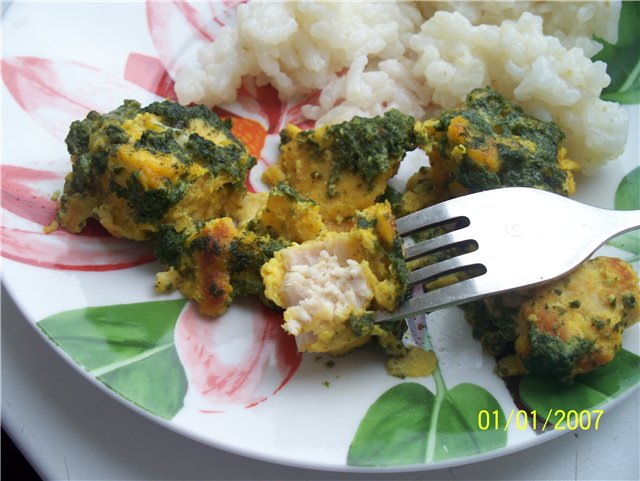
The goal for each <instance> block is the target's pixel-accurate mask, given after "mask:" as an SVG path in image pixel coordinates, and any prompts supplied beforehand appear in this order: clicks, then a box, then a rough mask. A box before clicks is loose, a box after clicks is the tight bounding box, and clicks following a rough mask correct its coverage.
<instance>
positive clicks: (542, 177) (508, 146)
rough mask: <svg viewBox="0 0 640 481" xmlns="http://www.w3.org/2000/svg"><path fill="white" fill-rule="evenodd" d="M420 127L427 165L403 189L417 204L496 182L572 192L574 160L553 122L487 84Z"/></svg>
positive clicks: (497, 186) (476, 190) (412, 201)
mask: <svg viewBox="0 0 640 481" xmlns="http://www.w3.org/2000/svg"><path fill="white" fill-rule="evenodd" d="M424 126H425V128H426V132H427V135H428V137H429V139H430V143H429V146H428V148H427V149H426V152H427V155H428V156H429V163H430V166H429V168H428V169H426V170H424V171H423V172H420V173H418V174H417V177H416V178H414V179H412V180H411V181H410V184H411V185H410V186H408V189H407V194H405V196H406V197H407V202H408V203H410V204H413V205H415V206H416V207H417V208H420V207H424V206H426V205H430V204H432V203H434V201H437V202H439V201H442V200H446V199H448V198H451V197H458V196H461V195H465V194H469V193H474V192H480V191H483V190H489V189H495V188H499V187H532V188H536V189H543V190H548V191H550V192H555V193H557V194H561V195H565V196H568V195H571V194H573V193H574V191H575V181H574V177H573V172H574V171H577V170H579V164H578V163H577V162H575V161H574V160H571V159H569V158H567V157H566V149H565V148H564V147H563V146H562V141H563V140H564V138H565V136H564V134H563V133H562V131H561V130H560V129H559V128H558V126H557V125H556V124H554V123H552V122H543V121H540V120H537V119H536V118H534V117H532V116H530V115H527V114H526V113H525V112H524V111H523V110H522V109H521V108H520V107H519V106H517V105H516V104H514V103H512V102H510V101H508V100H507V99H506V98H505V97H503V96H502V95H500V94H498V93H497V92H495V91H494V90H492V89H490V88H486V89H475V90H473V91H472V92H471V93H470V94H469V95H468V97H467V99H466V101H465V103H464V104H462V105H461V106H459V107H458V108H455V109H451V110H447V111H445V112H443V113H442V114H441V115H440V116H439V117H438V118H435V119H430V120H427V121H425V123H424ZM434 193H435V194H436V195H435V197H434ZM420 196H425V198H424V199H422V200H420Z"/></svg>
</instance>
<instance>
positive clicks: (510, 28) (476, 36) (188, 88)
mask: <svg viewBox="0 0 640 481" xmlns="http://www.w3.org/2000/svg"><path fill="white" fill-rule="evenodd" d="M619 15H620V4H619V3H617V2H520V1H516V2H504V1H503V2H484V1H482V2H418V3H413V2H397V3H396V2H381V3H365V2H348V3H345V2H317V3H314V2H285V3H263V2H252V3H249V4H243V5H240V6H238V8H237V24H236V25H235V26H226V27H224V28H223V29H222V30H221V32H220V35H219V36H218V38H217V39H216V40H215V41H214V42H212V43H210V44H209V45H207V46H206V47H204V48H203V49H202V50H201V51H200V52H199V58H198V65H197V66H195V67H193V68H189V69H183V70H182V71H181V72H179V74H178V78H177V79H176V92H177V94H178V99H179V100H180V102H182V103H190V102H198V103H205V104H208V105H210V106H213V105H219V104H223V103H228V102H233V101H234V100H235V99H236V91H237V89H238V88H239V87H240V86H241V85H242V82H243V81H244V80H246V79H248V78H252V79H255V81H256V82H257V83H258V84H259V85H261V84H266V83H270V84H271V85H273V86H274V87H275V88H276V89H277V90H278V92H279V95H280V97H281V99H282V100H290V99H292V98H294V97H296V96H299V95H305V94H309V93H311V92H314V91H320V96H319V98H318V101H317V103H314V104H310V105H306V106H304V107H303V108H302V113H303V114H304V115H305V116H306V117H307V118H309V119H312V120H315V121H316V124H318V125H320V124H326V123H335V122H340V121H343V120H348V119H350V118H352V117H353V116H355V115H365V116H371V115H378V114H380V113H382V112H384V111H386V110H389V109H390V108H398V109H399V110H401V111H403V112H405V113H407V114H409V115H413V116H415V117H418V118H425V117H427V116H431V115H435V114H436V113H437V111H438V110H440V109H443V108H451V107H454V106H456V105H457V104H459V103H461V102H462V101H464V99H465V98H466V96H467V94H468V93H469V92H470V91H471V90H473V89H474V88H477V87H485V86H487V85H490V86H492V87H493V88H495V89H496V90H497V91H499V92H500V93H502V94H503V95H505V96H506V97H508V98H510V99H513V100H515V101H516V102H518V103H519V104H520V105H521V106H522V107H523V108H524V110H525V111H527V112H528V113H530V114H531V115H534V116H536V117H538V118H540V119H541V120H545V121H549V120H551V121H554V122H556V123H557V124H558V125H559V126H560V128H561V129H562V130H563V131H564V132H565V134H566V135H567V140H566V143H565V146H566V147H567V150H568V153H569V156H570V157H572V158H574V159H575V160H577V161H578V162H579V163H580V164H581V166H582V168H583V171H584V172H585V173H591V172H593V171H595V170H596V169H597V168H599V167H600V166H602V165H603V164H604V163H606V162H607V161H609V160H612V159H614V158H616V157H618V156H619V155H621V154H622V152H623V150H624V146H625V144H626V137H627V125H628V119H627V116H626V113H625V111H624V110H623V109H622V107H620V106H619V105H618V104H615V103H611V102H605V101H602V100H600V98H599V96H600V93H601V91H602V89H603V88H604V87H606V86H607V85H608V84H609V82H610V78H609V76H608V75H607V73H606V65H605V64H604V63H602V62H593V61H592V60H591V57H592V56H593V55H594V54H595V53H597V51H598V50H599V48H600V45H599V44H598V43H597V42H595V41H594V40H593V39H592V37H593V34H595V35H597V36H599V37H601V38H604V39H606V40H608V41H611V42H614V41H615V40H616V38H617V23H618V19H619Z"/></svg>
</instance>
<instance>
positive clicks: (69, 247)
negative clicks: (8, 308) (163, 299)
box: [0, 226, 153, 271]
mask: <svg viewBox="0 0 640 481" xmlns="http://www.w3.org/2000/svg"><path fill="white" fill-rule="evenodd" d="M0 253H1V254H2V256H3V257H6V258H7V259H12V260H14V261H17V262H22V263H24V264H29V265H32V266H37V267H46V268H49V269H63V270H74V271H111V270H116V269H126V268H129V267H134V266H137V265H141V264H145V263H147V262H151V261H152V260H153V255H152V254H151V249H150V247H149V245H147V244H146V243H135V242H132V241H127V240H123V239H116V238H115V237H88V236H77V235H72V234H69V233H68V232H65V231H62V230H58V231H55V232H52V233H50V234H45V233H44V232H33V231H28V230H23V229H13V228H11V227H6V226H2V246H1V249H0Z"/></svg>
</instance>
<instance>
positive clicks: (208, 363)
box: [175, 302, 301, 412]
mask: <svg viewBox="0 0 640 481" xmlns="http://www.w3.org/2000/svg"><path fill="white" fill-rule="evenodd" d="M248 307H249V309H250V311H249V313H247V311H245V308H246V306H242V307H237V308H236V309H234V308H233V307H232V308H231V309H230V310H229V311H227V313H226V314H225V315H224V316H222V317H220V318H218V319H215V320H212V319H208V318H204V317H202V316H201V315H200V314H199V312H198V309H197V307H196V306H195V304H194V303H188V304H187V305H186V306H185V308H184V310H183V311H182V312H181V313H180V316H179V317H178V321H177V323H176V329H175V345H176V349H177V351H178V356H179V357H180V361H181V362H182V366H183V367H184V369H185V372H186V375H187V380H188V383H189V391H188V393H187V396H186V399H185V405H191V406H192V407H195V408H197V409H200V410H202V411H206V412H219V411H221V410H224V407H225V406H229V405H242V406H244V407H253V406H255V405H257V404H259V403H261V402H263V401H265V400H266V399H268V397H269V396H271V395H273V394H275V393H277V392H278V391H279V390H280V389H281V388H282V387H283V386H284V385H285V384H286V383H287V382H288V381H289V379H290V378H291V376H293V374H294V373H295V372H296V370H297V369H298V366H299V364H300V360H301V354H300V353H299V352H298V351H297V349H296V345H295V341H294V339H293V337H292V336H290V335H288V334H287V333H286V332H285V331H284V330H283V329H282V327H281V324H282V316H281V315H280V314H278V313H275V312H274V311H271V310H269V309H267V308H266V307H264V306H262V305H259V304H258V303H257V302H254V303H251V305H250V306H248Z"/></svg>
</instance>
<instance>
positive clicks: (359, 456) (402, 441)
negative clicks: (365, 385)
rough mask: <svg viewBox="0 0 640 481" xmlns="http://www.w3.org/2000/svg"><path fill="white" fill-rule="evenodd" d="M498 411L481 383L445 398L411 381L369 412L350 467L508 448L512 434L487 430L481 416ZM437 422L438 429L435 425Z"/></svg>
mask: <svg viewBox="0 0 640 481" xmlns="http://www.w3.org/2000/svg"><path fill="white" fill-rule="evenodd" d="M482 409H486V410H488V411H490V412H493V411H494V410H498V412H499V414H500V416H501V419H502V422H501V424H504V422H503V421H504V413H503V412H502V409H501V407H500V405H499V404H498V402H497V401H496V399H495V398H494V397H493V396H492V395H491V394H490V393H489V392H487V391H486V390H485V389H484V388H482V387H480V386H477V385H475V384H460V385H458V386H456V387H454V388H453V389H451V390H448V391H447V390H446V388H444V390H443V393H442V395H441V396H440V397H437V396H435V395H434V394H433V393H432V392H431V391H429V390H428V389H427V388H426V387H424V386H422V385H421V384H418V383H414V382H407V383H402V384H398V385H397V386H394V387H393V388H391V389H389V390H388V391H386V392H385V393H384V394H382V396H380V397H379V398H378V399H377V400H376V402H375V403H373V405H371V407H370V408H369V410H368V411H367V413H366V414H365V416H364V418H363V419H362V421H361V422H360V425H359V426H358V430H357V431H356V434H355V436H354V438H353V441H352V443H351V446H350V449H349V454H348V458H347V464H349V465H352V466H399V465H407V464H420V463H425V462H430V461H434V460H442V459H448V458H455V457H459V456H468V455H471V454H477V453H481V452H485V451H490V450H493V449H496V448H499V447H502V446H505V445H506V442H507V433H506V432H504V431H501V430H487V431H482V430H481V429H480V428H479V426H478V412H479V411H480V410H482ZM434 423H435V425H434Z"/></svg>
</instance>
